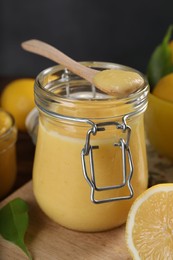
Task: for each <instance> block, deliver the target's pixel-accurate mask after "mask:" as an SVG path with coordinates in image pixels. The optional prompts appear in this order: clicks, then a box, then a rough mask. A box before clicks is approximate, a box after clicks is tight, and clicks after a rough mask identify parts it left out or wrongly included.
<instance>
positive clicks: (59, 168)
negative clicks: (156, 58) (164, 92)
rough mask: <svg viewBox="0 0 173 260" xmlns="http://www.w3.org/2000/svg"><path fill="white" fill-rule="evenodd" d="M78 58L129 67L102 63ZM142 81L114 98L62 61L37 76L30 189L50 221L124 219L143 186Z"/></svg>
mask: <svg viewBox="0 0 173 260" xmlns="http://www.w3.org/2000/svg"><path fill="white" fill-rule="evenodd" d="M84 64H85V65H86V66H89V67H92V68H94V69H98V70H103V69H110V68H111V69H121V70H131V71H134V70H133V69H131V68H129V67H125V66H122V65H117V64H113V63H106V62H105V63H104V62H85V63H84ZM144 82H145V84H144V85H143V86H142V87H141V89H140V90H139V91H137V92H135V93H133V94H131V95H130V96H129V97H127V98H124V99H116V98H115V97H113V96H108V95H107V94H105V93H103V92H101V91H100V90H98V89H96V88H95V87H94V86H91V84H90V83H88V82H87V81H86V80H84V79H81V78H80V77H78V76H77V75H74V74H72V73H71V72H69V71H68V70H67V69H64V68H63V67H62V66H55V67H52V68H49V69H46V70H44V71H43V72H41V73H40V74H39V75H38V77H37V78H36V81H35V101H36V105H37V108H38V110H39V127H38V137H37V145H36V153H35V160H34V169H33V190H34V194H35V197H36V200H37V202H38V204H39V205H40V207H41V208H42V210H43V211H44V212H45V213H46V214H47V215H48V216H49V217H50V218H51V219H53V220H54V221H56V222H58V223H59V224H61V225H63V226H65V227H67V228H70V229H73V230H79V231H85V232H95V231H103V230H108V229H112V228H114V227H117V226H120V225H121V224H123V223H124V222H125V221H126V218H127V214H128V211H129V208H130V206H131V204H132V202H133V200H134V199H135V198H136V197H137V196H138V195H139V194H140V193H142V192H143V191H144V190H145V189H146V188H147V185H148V171H147V160H146V147H145V137H144V120H143V119H144V116H143V115H144V111H145V110H146V107H147V96H148V84H147V82H146V80H145V78H144Z"/></svg>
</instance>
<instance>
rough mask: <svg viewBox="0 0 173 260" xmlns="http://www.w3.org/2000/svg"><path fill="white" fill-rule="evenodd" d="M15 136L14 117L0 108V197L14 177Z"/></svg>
mask: <svg viewBox="0 0 173 260" xmlns="http://www.w3.org/2000/svg"><path fill="white" fill-rule="evenodd" d="M16 138H17V130H16V127H15V125H14V119H13V118H12V117H11V115H10V114H8V113H7V112H5V111H4V110H2V109H0V198H2V197H4V196H5V195H7V193H8V192H9V191H10V189H11V188H12V186H13V184H14V182H15V179H16V147H15V143H16Z"/></svg>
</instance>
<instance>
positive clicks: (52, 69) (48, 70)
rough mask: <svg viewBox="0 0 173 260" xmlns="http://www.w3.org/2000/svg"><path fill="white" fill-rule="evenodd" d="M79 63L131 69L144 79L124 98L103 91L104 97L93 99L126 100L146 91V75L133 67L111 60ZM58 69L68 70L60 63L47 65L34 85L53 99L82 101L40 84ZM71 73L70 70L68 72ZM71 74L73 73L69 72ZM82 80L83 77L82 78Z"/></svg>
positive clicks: (101, 67)
mask: <svg viewBox="0 0 173 260" xmlns="http://www.w3.org/2000/svg"><path fill="white" fill-rule="evenodd" d="M80 63H81V64H83V65H85V66H88V67H90V68H94V69H105V67H106V69H122V70H128V71H133V72H136V73H138V74H139V75H140V76H141V77H142V78H143V80H144V84H143V85H142V86H141V87H140V88H139V90H138V91H135V92H133V93H131V94H130V95H129V96H127V97H124V98H120V99H119V98H117V97H115V96H110V95H107V94H106V93H105V98H103V99H100V98H98V99H97V98H95V99H94V100H98V101H100V102H101V101H102V100H113V101H118V100H128V99H133V98H137V97H138V96H139V95H140V94H141V92H142V91H146V90H148V88H149V86H148V81H147V79H146V76H145V75H144V74H143V73H141V72H140V71H138V70H136V69H134V68H131V67H129V66H125V65H121V64H117V63H113V62H101V61H82V62H80ZM58 70H65V71H68V70H67V69H66V68H65V67H64V66H62V65H55V66H52V67H49V68H46V69H44V70H43V71H41V72H40V73H39V74H38V75H37V77H36V79H35V85H37V87H38V88H39V89H41V90H43V91H44V93H45V94H46V95H50V96H51V97H54V98H55V99H56V98H57V97H58V98H59V99H65V100H75V101H79V102H80V101H83V99H78V98H76V97H74V96H73V97H72V96H70V98H69V97H64V96H63V97H62V96H61V95H58V94H55V93H54V92H51V91H49V90H48V88H45V87H43V86H42V84H41V81H40V79H41V78H43V77H46V76H49V75H51V74H52V75H53V74H54V73H56V72H57V71H58ZM70 73H71V72H70ZM71 74H73V73H71ZM83 80H84V79H83ZM84 81H85V82H87V81H86V80H84ZM85 100H88V101H89V102H90V101H92V100H91V99H85Z"/></svg>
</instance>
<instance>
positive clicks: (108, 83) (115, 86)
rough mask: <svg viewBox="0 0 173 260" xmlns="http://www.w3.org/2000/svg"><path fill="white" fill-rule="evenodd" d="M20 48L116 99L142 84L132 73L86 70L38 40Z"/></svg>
mask: <svg viewBox="0 0 173 260" xmlns="http://www.w3.org/2000/svg"><path fill="white" fill-rule="evenodd" d="M22 48H23V49H25V50H27V51H29V52H33V53H36V54H39V55H41V56H44V57H46V58H48V59H50V60H53V61H55V62H57V63H59V64H61V65H63V66H64V67H66V68H67V69H69V70H70V71H72V72H73V73H75V74H77V75H78V76H80V77H82V78H84V79H86V80H87V81H89V82H90V83H91V84H94V85H95V86H96V87H97V88H98V89H100V90H102V91H103V92H105V93H107V94H109V95H113V96H116V97H118V98H120V97H126V96H128V95H129V94H131V93H132V92H134V91H136V90H137V89H139V88H140V87H141V85H143V83H144V80H143V78H142V77H141V76H140V75H139V74H138V73H136V72H133V71H125V70H120V69H119V70H117V69H116V70H115V69H112V70H104V71H102V72H99V71H97V70H94V69H91V68H88V67H86V66H84V65H82V64H80V63H78V62H77V61H75V60H73V59H71V58H70V57H68V56H67V55H65V54H64V53H62V52H61V51H59V50H58V49H56V48H55V47H53V46H51V45H49V44H47V43H45V42H42V41H39V40H29V41H26V42H23V43H22Z"/></svg>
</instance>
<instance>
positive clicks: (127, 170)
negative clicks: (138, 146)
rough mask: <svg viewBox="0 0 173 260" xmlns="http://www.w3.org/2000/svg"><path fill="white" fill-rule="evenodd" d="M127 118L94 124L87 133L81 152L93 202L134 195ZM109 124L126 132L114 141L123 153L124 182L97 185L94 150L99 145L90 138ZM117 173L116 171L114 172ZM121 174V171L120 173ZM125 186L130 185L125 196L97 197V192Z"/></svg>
mask: <svg viewBox="0 0 173 260" xmlns="http://www.w3.org/2000/svg"><path fill="white" fill-rule="evenodd" d="M125 119H126V118H125V117H124V118H123V120H122V123H118V122H103V123H98V124H93V126H92V128H91V129H89V130H88V132H87V134H86V142H85V145H84V148H83V149H82V152H81V159H82V169H83V174H84V177H85V179H86V181H87V182H88V184H89V186H90V188H91V193H90V197H91V201H92V202H93V203H105V202H112V201H117V200H125V199H130V198H132V197H133V194H134V192H133V187H132V185H131V178H132V175H133V161H132V155H131V152H130V147H129V141H130V134H131V128H130V127H129V126H128V125H127V124H126V120H125ZM109 125H114V126H115V127H116V129H118V130H120V131H122V132H123V133H126V138H125V139H123V138H120V139H119V141H118V142H116V143H113V146H115V147H119V148H120V149H121V155H122V175H123V176H122V182H121V183H119V184H116V185H112V186H103V187H98V186H97V185H96V179H95V169H94V158H93V150H94V149H99V146H92V145H91V144H90V138H91V135H96V134H97V132H98V131H105V130H106V129H105V127H106V126H109ZM86 156H89V167H90V170H89V171H90V174H88V173H87V166H86V160H85V159H86ZM127 165H129V167H127ZM114 174H116V172H115V173H114ZM118 174H119V173H118ZM124 186H127V187H128V190H129V194H127V195H124V196H118V197H111V198H103V199H100V200H97V199H95V192H96V191H97V192H101V191H105V190H114V189H121V188H123V187H124Z"/></svg>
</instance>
